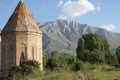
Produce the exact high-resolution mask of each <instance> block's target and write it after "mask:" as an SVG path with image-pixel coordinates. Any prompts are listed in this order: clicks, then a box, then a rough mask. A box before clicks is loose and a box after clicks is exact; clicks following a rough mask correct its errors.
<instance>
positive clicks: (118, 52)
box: [116, 46, 120, 64]
mask: <svg viewBox="0 0 120 80" xmlns="http://www.w3.org/2000/svg"><path fill="white" fill-rule="evenodd" d="M116 55H117V59H118V63H119V64H120V46H119V47H118V48H117V49H116Z"/></svg>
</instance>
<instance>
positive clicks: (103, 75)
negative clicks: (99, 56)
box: [12, 63, 120, 80]
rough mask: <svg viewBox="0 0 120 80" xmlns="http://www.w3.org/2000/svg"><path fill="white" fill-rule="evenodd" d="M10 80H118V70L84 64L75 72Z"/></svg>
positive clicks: (34, 75)
mask: <svg viewBox="0 0 120 80" xmlns="http://www.w3.org/2000/svg"><path fill="white" fill-rule="evenodd" d="M12 80H120V68H115V67H113V66H108V65H91V64H89V63H85V64H84V67H83V68H82V69H81V70H80V71H77V72H74V71H71V70H63V69H62V70H60V71H48V70H44V71H43V72H40V71H35V72H34V73H32V74H30V75H28V76H24V75H19V76H14V78H13V79H12Z"/></svg>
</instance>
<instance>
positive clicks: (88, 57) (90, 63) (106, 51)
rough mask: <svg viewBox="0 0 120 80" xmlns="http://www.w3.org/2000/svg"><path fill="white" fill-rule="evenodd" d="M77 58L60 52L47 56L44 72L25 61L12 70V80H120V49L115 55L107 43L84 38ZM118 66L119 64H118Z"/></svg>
mask: <svg viewBox="0 0 120 80" xmlns="http://www.w3.org/2000/svg"><path fill="white" fill-rule="evenodd" d="M76 52H77V57H75V56H62V55H60V53H59V52H58V51H53V52H52V53H51V54H49V55H44V58H43V63H44V64H43V65H44V71H42V72H40V71H39V63H38V62H36V61H31V60H27V61H23V62H21V63H20V66H19V67H18V66H15V67H12V68H11V69H10V77H9V79H11V80H120V75H119V74H120V68H118V66H117V65H118V64H120V62H119V61H120V47H118V48H117V49H116V54H113V52H111V50H110V46H109V44H108V43H107V41H105V40H103V39H102V38H101V37H100V36H98V35H95V34H86V35H83V36H82V37H81V38H80V39H79V42H78V46H77V49H76ZM118 62H119V63H118Z"/></svg>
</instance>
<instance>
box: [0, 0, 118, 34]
mask: <svg viewBox="0 0 120 80" xmlns="http://www.w3.org/2000/svg"><path fill="white" fill-rule="evenodd" d="M19 1H20V0H0V28H3V27H4V26H5V24H6V23H7V21H8V19H9V17H10V16H11V14H12V13H13V11H14V9H15V7H16V6H17V4H18V2H19ZM23 2H24V3H25V5H26V6H27V8H28V10H29V11H30V12H31V14H32V15H33V17H34V18H35V20H36V22H43V21H45V22H47V21H48V22H49V21H54V20H56V19H63V20H68V21H74V22H79V23H81V24H88V25H90V26H94V27H99V28H104V29H106V30H108V31H111V32H117V33H120V0H23Z"/></svg>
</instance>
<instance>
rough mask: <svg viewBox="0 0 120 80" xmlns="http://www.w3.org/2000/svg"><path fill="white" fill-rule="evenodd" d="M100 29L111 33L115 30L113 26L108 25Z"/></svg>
mask: <svg viewBox="0 0 120 80" xmlns="http://www.w3.org/2000/svg"><path fill="white" fill-rule="evenodd" d="M101 28H103V29H105V30H107V31H113V30H115V29H116V26H115V25H113V24H108V25H103V26H101Z"/></svg>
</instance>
